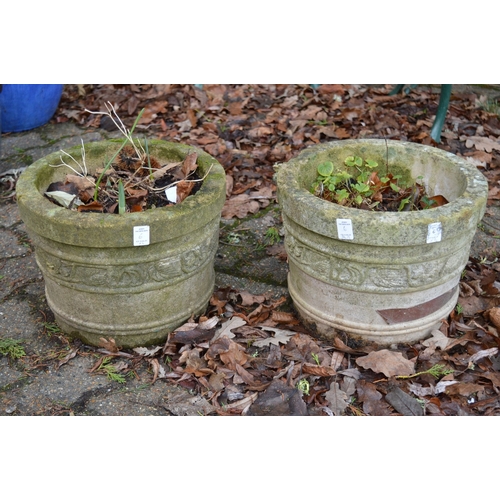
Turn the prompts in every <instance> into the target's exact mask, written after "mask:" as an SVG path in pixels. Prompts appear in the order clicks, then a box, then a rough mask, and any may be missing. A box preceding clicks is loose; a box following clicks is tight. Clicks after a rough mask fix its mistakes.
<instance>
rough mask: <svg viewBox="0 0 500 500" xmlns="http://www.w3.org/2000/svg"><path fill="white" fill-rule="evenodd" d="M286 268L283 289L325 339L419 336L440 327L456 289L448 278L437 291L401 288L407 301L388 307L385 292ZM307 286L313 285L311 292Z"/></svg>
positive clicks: (392, 340)
mask: <svg viewBox="0 0 500 500" xmlns="http://www.w3.org/2000/svg"><path fill="white" fill-rule="evenodd" d="M290 268H291V270H292V269H293V271H291V272H290V274H289V275H288V290H289V293H290V296H291V298H292V300H293V303H294V306H295V308H296V309H297V312H298V313H299V315H300V316H301V318H302V320H303V321H304V323H305V324H306V325H307V326H308V327H309V329H310V330H311V331H312V332H313V333H315V334H316V335H318V336H319V337H321V338H323V339H325V340H328V341H330V340H332V339H333V338H334V337H335V336H336V335H338V333H339V332H340V331H342V332H345V333H347V334H349V336H351V337H353V338H356V339H360V340H365V341H369V342H376V343H377V344H380V345H390V344H398V343H412V342H415V341H418V340H420V339H422V338H425V337H428V336H429V335H430V334H431V332H432V330H435V329H439V327H440V326H441V323H442V320H444V319H445V318H446V317H447V316H448V315H449V314H450V312H451V311H452V310H453V308H454V307H455V305H456V303H457V299H458V293H459V289H458V284H457V280H456V279H453V280H452V282H450V283H447V284H445V285H444V286H441V287H439V289H438V290H433V294H438V295H437V296H436V297H432V296H431V295H430V294H429V291H426V292H420V293H418V292H417V293H415V292H414V293H411V294H406V295H407V296H406V297H404V298H403V297H401V296H400V304H406V305H407V306H408V307H401V308H398V309H393V308H387V306H389V305H390V302H391V297H390V296H386V297H384V296H383V295H374V294H367V293H362V292H355V291H352V290H345V289H341V288H339V287H335V286H331V285H328V284H326V283H323V282H321V281H319V280H316V279H314V278H312V277H311V276H308V275H307V274H306V273H304V272H302V271H301V270H300V269H298V268H296V267H295V266H294V265H293V263H292V262H290ZM444 289H447V290H446V291H444V292H443V290H444ZM307 290H315V294H314V295H311V294H308V293H306V291H307ZM441 292H442V293H441ZM384 302H387V304H386V305H385V304H384ZM392 302H393V301H392ZM349 318H350V319H349ZM356 318H359V320H357V319H356Z"/></svg>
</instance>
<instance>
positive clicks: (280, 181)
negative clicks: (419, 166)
mask: <svg viewBox="0 0 500 500" xmlns="http://www.w3.org/2000/svg"><path fill="white" fill-rule="evenodd" d="M359 145H366V146H376V147H384V148H385V145H386V141H385V140H384V139H348V140H340V141H331V142H327V143H322V144H318V145H314V146H311V147H309V148H306V149H304V150H303V151H302V152H301V153H300V154H299V155H298V156H297V157H295V158H293V159H291V160H289V161H288V162H286V163H283V164H277V165H276V166H275V169H276V170H277V173H276V177H275V178H276V183H277V186H278V199H279V203H280V205H281V206H282V210H283V213H284V214H285V216H286V217H289V218H290V219H292V220H293V221H294V222H296V223H298V224H300V225H301V226H304V227H308V228H309V229H310V230H311V231H313V232H316V233H318V234H322V235H324V236H327V237H331V238H335V239H338V233H337V227H336V224H335V221H336V219H350V220H351V221H352V224H353V226H354V227H362V226H363V225H365V226H366V225H367V224H369V225H370V226H373V225H376V226H378V227H379V229H380V233H381V234H382V233H384V231H385V229H388V228H389V227H392V228H394V226H397V225H408V224H411V226H412V227H413V228H414V229H415V231H419V230H420V231H424V230H425V231H427V227H428V225H429V224H431V223H436V222H441V223H442V224H443V225H444V224H445V223H449V222H450V220H452V221H454V223H456V224H460V223H461V224H462V225H463V230H469V226H470V222H471V219H472V218H476V217H477V214H479V219H478V220H477V221H476V223H477V222H478V221H479V220H480V219H481V218H482V216H483V215H484V211H485V206H486V199H487V194H488V183H487V181H486V178H485V177H484V176H483V174H482V173H481V172H480V171H479V170H478V169H477V168H476V167H475V166H474V165H473V164H471V163H470V162H468V161H467V160H465V159H462V158H460V157H458V156H456V155H454V154H452V153H449V152H447V151H443V150H441V149H438V148H435V147H432V146H426V145H422V144H417V143H412V142H405V141H395V140H387V145H388V147H389V148H395V149H396V150H398V148H399V150H401V151H402V150H403V149H404V148H406V149H408V148H413V149H416V150H417V151H419V152H422V153H424V154H432V155H434V156H435V157H436V158H439V159H440V160H442V161H445V162H448V163H449V164H450V165H453V167H455V168H457V170H458V171H459V172H460V173H461V175H462V176H463V178H464V179H465V189H464V191H463V193H462V194H461V195H460V196H459V197H458V198H456V199H455V200H453V201H451V202H449V203H448V204H446V205H443V206H441V207H436V208H432V209H428V210H420V211H411V212H372V211H368V210H362V209H357V208H350V207H343V206H341V205H338V204H336V203H332V202H329V201H326V200H322V199H320V198H318V197H317V196H315V195H314V194H312V193H311V192H309V191H308V190H307V189H306V188H305V187H303V186H302V185H301V184H300V180H299V179H300V174H301V171H302V170H303V169H305V168H308V165H309V164H310V162H311V161H313V160H314V157H315V156H316V155H317V154H318V153H322V152H327V151H329V150H333V149H337V148H346V147H356V146H358V147H359ZM309 168H310V167H309ZM391 232H392V233H394V229H393V230H392V231H391ZM381 239H382V241H381V242H376V243H375V242H373V241H372V240H366V241H365V240H363V234H362V232H361V231H359V232H358V237H357V238H356V241H355V242H356V243H364V244H375V245H378V244H380V245H382V244H395V245H399V244H401V245H404V244H405V242H404V241H400V242H398V241H396V242H395V241H393V240H388V241H384V238H383V236H382V238H381ZM443 239H446V232H444V234H443Z"/></svg>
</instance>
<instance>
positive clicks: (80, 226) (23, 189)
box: [16, 139, 226, 247]
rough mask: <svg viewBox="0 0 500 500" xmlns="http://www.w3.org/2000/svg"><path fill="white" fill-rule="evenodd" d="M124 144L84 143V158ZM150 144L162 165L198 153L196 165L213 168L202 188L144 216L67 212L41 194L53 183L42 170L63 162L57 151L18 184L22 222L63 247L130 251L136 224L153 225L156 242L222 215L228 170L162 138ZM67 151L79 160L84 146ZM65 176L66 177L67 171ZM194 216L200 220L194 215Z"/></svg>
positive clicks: (30, 169)
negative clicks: (43, 177) (183, 198)
mask: <svg viewBox="0 0 500 500" xmlns="http://www.w3.org/2000/svg"><path fill="white" fill-rule="evenodd" d="M121 142H123V140H122V139H120V140H112V139H111V140H106V141H96V142H89V143H85V144H84V145H85V151H86V156H87V158H90V157H91V156H92V152H93V151H94V150H99V148H106V147H114V146H115V145H120V144H121ZM148 146H149V149H150V152H151V153H152V154H154V155H158V156H159V158H160V159H161V160H162V161H163V160H165V159H168V152H172V154H177V155H179V154H180V155H182V157H183V158H184V157H185V156H186V155H187V154H189V153H192V152H197V153H198V159H197V164H198V166H200V167H201V168H202V171H203V172H206V171H207V170H208V168H210V166H211V165H213V166H212V167H211V170H210V173H209V174H208V175H207V177H206V178H205V180H204V181H203V184H202V187H201V188H200V190H199V191H198V192H197V193H196V194H195V195H193V196H189V197H187V198H186V199H185V200H184V201H183V202H182V203H180V204H178V205H175V206H169V207H161V208H156V209H150V210H146V211H144V212H135V213H126V214H123V215H118V214H104V213H82V212H77V211H73V210H69V209H67V208H64V207H60V206H58V205H55V204H54V203H52V202H51V201H49V200H48V199H47V198H46V197H45V196H43V192H44V191H45V189H46V188H47V186H48V184H50V182H53V180H54V179H50V180H49V182H46V181H45V182H43V185H42V181H41V176H42V175H43V172H44V170H45V171H46V170H47V168H53V167H49V165H50V164H52V165H54V164H59V163H60V152H59V151H58V152H55V153H51V154H49V155H47V156H45V157H43V158H41V159H39V160H38V161H36V162H35V163H33V164H32V165H30V166H29V167H28V168H27V169H26V170H25V171H24V172H23V173H22V174H21V176H20V178H19V180H18V182H17V186H16V194H17V203H18V206H19V210H20V213H21V218H22V219H23V221H24V222H25V224H26V226H27V227H28V229H30V230H32V231H34V232H35V233H38V234H41V235H42V236H43V237H46V238H49V239H53V240H55V241H59V242H62V243H67V244H72V245H77V246H88V247H113V246H117V247H128V246H132V245H133V243H132V238H133V237H132V233H133V228H134V227H136V226H150V238H151V241H150V243H151V244H152V243H157V242H159V241H165V240H169V239H173V238H175V237H179V236H182V235H183V234H186V233H188V232H190V231H192V230H193V225H194V227H195V228H196V227H203V226H204V225H205V224H206V223H207V222H208V221H209V220H212V219H213V218H215V217H220V211H221V209H222V206H223V205H224V202H225V189H226V183H225V171H224V168H223V167H222V166H221V165H220V164H219V162H218V161H217V160H216V159H215V158H213V157H212V156H210V155H209V154H208V153H206V152H204V151H203V150H201V149H199V148H197V147H194V146H188V145H185V144H179V143H173V142H168V141H163V140H154V139H152V140H149V141H148ZM67 152H68V153H69V154H72V155H73V156H75V155H76V156H77V157H81V155H80V154H79V152H80V146H78V147H74V148H71V149H68V150H67ZM54 170H56V169H54ZM64 172H65V173H68V172H69V169H65V170H64ZM46 177H47V175H46ZM194 212H196V216H194V215H193V213H194ZM174 223H175V224H174ZM110 230H111V231H110Z"/></svg>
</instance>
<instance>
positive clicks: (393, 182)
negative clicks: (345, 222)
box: [312, 157, 448, 212]
mask: <svg viewBox="0 0 500 500" xmlns="http://www.w3.org/2000/svg"><path fill="white" fill-rule="evenodd" d="M345 164H346V165H347V166H348V167H356V168H357V169H358V172H357V174H355V175H352V174H351V173H350V172H347V171H345V170H343V171H336V170H335V169H334V166H333V163H332V162H325V163H322V164H321V165H319V166H318V177H317V179H316V181H315V182H314V183H313V185H312V192H313V193H314V194H315V195H316V196H317V197H318V198H321V199H323V200H327V201H330V202H332V203H337V204H339V205H342V206H347V207H352V208H359V209H362V210H371V211H376V212H406V211H414V210H425V209H429V208H435V207H440V206H442V205H445V204H447V203H448V200H447V199H446V198H445V197H444V196H442V195H436V196H427V193H426V191H425V187H424V186H423V185H422V184H420V183H419V182H415V183H414V184H412V185H406V184H405V183H404V182H403V181H402V180H401V178H400V176H397V175H393V174H392V173H388V174H385V175H383V174H379V171H378V170H379V169H377V168H376V167H378V164H377V163H376V162H371V161H370V160H367V161H364V160H362V159H361V158H359V157H348V158H346V160H345Z"/></svg>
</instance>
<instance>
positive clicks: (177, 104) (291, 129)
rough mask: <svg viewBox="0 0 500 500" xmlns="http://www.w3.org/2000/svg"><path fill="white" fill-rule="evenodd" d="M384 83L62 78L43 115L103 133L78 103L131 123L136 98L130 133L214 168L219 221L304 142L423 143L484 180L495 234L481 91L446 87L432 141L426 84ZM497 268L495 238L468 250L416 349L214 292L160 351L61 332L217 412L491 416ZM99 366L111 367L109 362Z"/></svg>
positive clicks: (269, 185) (499, 190) (261, 190)
mask: <svg viewBox="0 0 500 500" xmlns="http://www.w3.org/2000/svg"><path fill="white" fill-rule="evenodd" d="M391 88H392V87H391V86H378V87H373V86H371V87H370V86H363V85H322V86H320V87H319V88H318V89H317V90H314V89H312V88H311V87H310V86H307V85H207V86H204V87H203V89H200V88H197V87H194V86H191V85H84V86H76V85H75V86H71V85H68V86H66V87H65V91H64V94H63V98H62V100H61V104H60V106H59V109H58V112H57V114H56V116H55V118H54V121H57V122H64V121H70V120H71V121H75V122H77V123H78V124H80V125H83V126H87V127H103V128H106V127H107V126H108V125H109V124H106V122H105V121H104V120H101V119H100V117H99V116H91V117H89V116H88V114H87V113H85V111H84V110H85V108H88V109H92V110H96V111H98V110H100V109H102V108H103V106H104V103H105V102H107V101H110V102H112V103H113V104H115V106H117V107H118V109H119V112H120V116H121V117H122V118H123V119H124V122H125V123H127V120H128V122H129V124H130V123H132V122H133V120H134V117H135V116H136V114H137V110H138V109H140V108H142V107H145V108H146V111H145V112H144V114H143V117H142V120H141V122H139V124H138V130H139V131H140V130H142V131H143V132H144V133H147V134H148V135H154V136H155V137H157V138H162V139H166V140H172V141H182V142H184V143H188V144H192V145H196V146H199V147H201V148H203V149H204V150H205V151H207V152H208V153H210V154H212V155H213V156H215V157H216V158H217V159H218V160H219V161H220V162H221V164H222V165H223V166H224V168H225V170H226V174H227V178H228V183H227V195H228V196H227V201H226V204H225V206H224V211H223V217H224V218H226V219H231V218H236V219H237V218H244V217H246V216H247V215H249V214H252V213H256V212H258V211H259V210H261V209H262V208H264V207H266V206H268V205H269V204H271V203H274V202H275V186H274V184H273V182H272V176H273V173H274V172H273V165H274V164H275V163H276V162H284V161H287V160H289V159H290V158H291V157H293V156H295V155H296V154H297V153H298V152H299V151H300V150H302V149H303V148H305V147H307V146H309V145H312V144H317V143H319V142H325V141H329V140H335V139H344V138H363V137H365V138H366V137H378V138H382V137H386V138H388V139H389V138H390V139H398V140H406V141H412V142H417V143H422V144H429V145H433V146H436V147H439V148H441V149H444V150H447V151H450V152H453V153H454V154H457V155H459V156H462V157H465V158H467V159H468V160H469V161H471V162H472V163H474V164H475V165H476V166H477V167H478V168H479V169H480V170H481V171H482V172H483V173H484V174H485V175H486V177H487V178H488V181H489V185H490V191H489V200H488V209H487V213H486V216H487V217H485V225H483V226H482V228H481V230H483V231H484V232H485V233H486V234H487V235H488V236H490V240H488V241H490V242H491V241H494V240H492V238H495V237H496V235H497V234H498V233H497V232H496V231H497V230H498V228H497V226H496V224H495V222H496V218H495V216H496V214H497V207H498V200H499V199H500V169H499V168H498V167H499V152H500V140H499V137H500V120H499V116H498V108H495V107H494V106H493V107H492V101H491V98H490V97H487V95H486V93H485V94H482V93H481V92H477V91H474V92H473V91H471V90H469V89H467V88H464V89H458V90H456V91H455V90H454V92H453V94H452V100H451V102H450V108H449V111H448V114H447V117H446V122H445V127H444V129H443V134H442V142H441V143H440V144H435V143H434V142H433V141H432V139H431V138H430V128H431V126H432V121H433V117H434V115H435V113H436V110H437V105H438V101H439V94H438V92H437V90H436V89H433V88H431V87H427V86H422V87H417V88H416V89H415V90H413V91H412V92H411V93H410V95H396V96H389V95H388V94H389V91H390V89H391ZM494 102H496V101H493V104H494ZM486 221H487V222H486ZM499 271H500V263H498V262H497V253H496V246H494V245H490V246H488V244H486V245H485V246H484V248H482V255H481V256H480V257H479V256H475V257H473V256H472V255H471V258H470V260H469V262H468V264H467V266H466V268H465V270H464V273H463V275H462V280H461V283H460V298H459V301H458V305H457V308H456V309H455V310H454V311H453V313H452V314H451V315H450V316H449V318H447V319H446V321H443V322H442V325H441V327H440V328H439V330H435V331H434V332H433V333H432V336H431V337H430V338H429V339H426V340H424V341H421V342H418V343H415V344H413V345H397V346H391V347H390V348H381V347H380V346H376V345H374V344H359V343H356V342H353V341H352V340H350V339H349V338H347V337H346V336H344V335H343V334H342V333H340V334H339V336H338V338H337V339H336V340H335V341H334V342H333V343H330V344H327V343H325V342H322V341H321V340H318V339H316V338H314V337H312V336H310V335H309V333H308V332H307V331H306V330H305V329H304V328H303V326H302V325H301V323H300V321H299V320H298V319H297V318H296V316H295V314H294V313H293V311H292V312H290V310H289V309H288V308H287V306H288V304H287V302H286V300H285V298H282V299H281V300H276V299H274V300H272V299H270V298H269V297H267V296H264V295H258V296H255V295H252V294H250V293H248V292H246V291H243V290H234V289H232V288H225V289H219V290H216V291H215V292H214V295H213V297H212V300H211V302H210V306H209V307H208V309H207V311H206V313H205V315H204V316H203V317H201V318H192V319H191V320H190V321H189V322H187V324H186V325H184V326H183V327H181V328H180V329H179V330H177V331H176V332H173V333H172V334H171V335H170V336H169V339H168V340H167V342H166V343H165V344H164V345H163V346H154V347H149V348H138V349H135V350H130V351H129V350H127V351H122V350H120V348H119V346H116V345H115V344H114V343H113V342H112V341H110V340H109V339H103V344H102V347H101V348H99V349H94V348H90V347H88V346H82V345H81V344H79V342H78V341H71V345H72V346H73V347H72V350H71V351H70V354H71V353H79V354H83V353H85V352H88V351H95V352H97V353H99V354H100V356H101V359H100V363H99V362H98V363H96V365H95V366H94V370H95V372H96V373H104V371H103V370H104V368H105V367H106V366H107V367H109V366H110V365H112V366H114V370H111V373H114V374H115V379H116V380H117V382H119V381H121V378H120V377H121V376H126V375H127V374H130V373H132V374H133V373H137V371H138V367H140V366H144V365H146V366H148V367H149V368H150V372H148V373H149V377H150V381H151V382H154V383H174V384H177V385H179V386H182V387H185V388H187V389H189V390H191V391H196V392H198V393H199V394H201V395H203V396H204V397H205V398H206V399H207V400H208V401H209V402H210V403H211V405H212V407H213V412H214V413H217V414H221V415H241V414H250V415H304V414H309V415H324V416H327V415H499V414H500V398H499V389H500V373H499V369H500V355H499V353H498V347H499V345H500V339H499V331H500V303H499V301H500V280H499V279H498V272H499ZM70 359H71V356H68V359H63V360H62V361H58V363H59V366H60V365H61V363H63V362H69V360H70ZM103 365H104V368H103V367H102V366H103ZM105 373H106V374H107V375H108V376H110V370H109V369H107V370H105Z"/></svg>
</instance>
